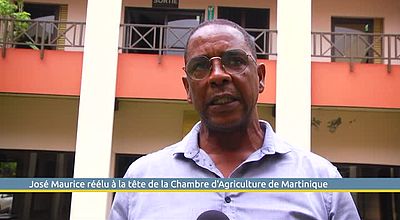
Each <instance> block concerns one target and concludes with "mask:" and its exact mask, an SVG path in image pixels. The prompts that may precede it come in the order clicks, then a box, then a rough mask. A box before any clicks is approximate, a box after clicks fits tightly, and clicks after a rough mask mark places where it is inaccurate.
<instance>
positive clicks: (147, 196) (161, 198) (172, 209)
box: [110, 19, 359, 220]
mask: <svg viewBox="0 0 400 220" xmlns="http://www.w3.org/2000/svg"><path fill="white" fill-rule="evenodd" d="M254 44H255V43H254V40H253V39H252V38H251V37H250V36H249V35H248V34H247V32H246V31H244V30H243V29H242V28H241V27H239V26H238V25H236V24H234V23H232V22H230V21H227V20H219V19H218V20H213V21H208V22H205V23H203V24H201V25H200V26H199V27H197V28H196V29H195V30H194V31H193V33H192V35H191V36H190V37H189V40H188V43H187V46H186V51H185V68H184V69H185V72H186V76H184V77H183V84H184V87H185V89H186V92H187V100H188V102H189V103H192V104H193V105H194V108H195V109H196V111H198V113H199V114H200V117H201V122H200V123H198V124H196V125H195V126H194V127H193V129H192V130H191V131H190V132H189V134H188V135H187V136H186V137H185V138H183V140H182V141H180V142H179V143H177V144H174V145H172V146H169V147H167V148H165V149H163V150H161V151H158V152H156V153H152V154H149V155H147V156H144V157H142V158H140V159H139V160H137V161H136V162H134V163H133V164H132V165H131V166H130V168H129V169H128V171H127V173H126V175H125V177H127V178H146V177H147V178H191V177H194V178H229V177H232V178H284V177H286V178H292V177H299V178H308V177H310V178H331V177H332V178H336V177H340V174H339V173H338V172H337V170H336V168H335V167H334V166H332V165H331V164H330V163H329V162H328V161H327V160H325V159H323V158H321V157H319V156H317V155H315V154H312V153H310V152H303V151H302V150H300V149H297V148H294V147H292V146H291V145H289V144H287V143H286V142H284V141H282V140H281V139H279V137H277V136H276V135H275V133H274V132H273V130H272V128H271V126H270V125H269V124H268V123H267V122H265V121H261V120H259V118H258V113H257V109H256V103H257V98H258V94H259V93H261V92H263V90H264V81H265V66H264V64H257V62H256V54H255V53H256V52H255V45H254ZM208 210H218V211H220V212H223V213H225V214H226V215H227V216H228V217H229V219H239V220H247V219H249V220H250V219H257V220H259V219H318V220H321V219H343V220H344V219H346V220H348V219H350V220H354V219H359V216H358V213H357V210H356V208H355V206H354V203H353V201H352V198H351V196H350V194H349V193H328V192H326V193H232V192H210V193H154V192H153V193H151V192H150V193H145V192H143V193H117V195H116V197H115V200H114V204H113V207H112V210H111V213H110V219H112V220H119V219H135V220H136V219H138V220H143V219H146V220H147V219H188V220H192V219H193V220H194V219H197V217H198V216H199V215H201V214H202V213H204V212H206V211H208Z"/></svg>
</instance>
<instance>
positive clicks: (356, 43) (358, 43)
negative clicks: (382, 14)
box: [332, 17, 383, 63]
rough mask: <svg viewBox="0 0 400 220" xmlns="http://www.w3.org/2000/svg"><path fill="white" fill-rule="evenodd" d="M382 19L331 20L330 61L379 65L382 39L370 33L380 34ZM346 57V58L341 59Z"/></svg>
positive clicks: (334, 18)
mask: <svg viewBox="0 0 400 220" xmlns="http://www.w3.org/2000/svg"><path fill="white" fill-rule="evenodd" d="M382 23H383V22H382V19H372V18H371V19H357V18H339V17H333V18H332V32H334V33H333V35H332V42H333V44H334V48H333V49H332V56H333V59H332V61H334V62H340V61H348V60H349V59H348V58H349V57H351V58H352V61H353V62H359V63H380V62H382V60H381V59H376V60H374V57H375V58H378V57H381V56H382V39H381V38H380V37H379V36H373V35H371V34H372V33H381V32H382V27H383V25H382ZM341 57H347V58H341Z"/></svg>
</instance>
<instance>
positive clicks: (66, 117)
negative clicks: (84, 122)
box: [0, 95, 78, 151]
mask: <svg viewBox="0 0 400 220" xmlns="http://www.w3.org/2000/svg"><path fill="white" fill-rule="evenodd" d="M77 118H78V99H77V98H55V97H32V96H30V97H26V96H25V97H22V96H4V95H0V149H35V150H51V151H74V150H75V140H76V126H77Z"/></svg>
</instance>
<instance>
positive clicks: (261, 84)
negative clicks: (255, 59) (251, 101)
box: [257, 63, 266, 93]
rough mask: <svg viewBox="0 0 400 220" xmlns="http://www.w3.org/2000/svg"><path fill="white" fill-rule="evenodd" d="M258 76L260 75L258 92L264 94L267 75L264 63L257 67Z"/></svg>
mask: <svg viewBox="0 0 400 220" xmlns="http://www.w3.org/2000/svg"><path fill="white" fill-rule="evenodd" d="M257 75H258V92H259V93H262V92H263V91H264V88H265V75H266V70H265V65H264V64H263V63H260V64H258V65H257Z"/></svg>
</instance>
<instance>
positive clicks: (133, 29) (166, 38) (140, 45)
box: [119, 24, 277, 56]
mask: <svg viewBox="0 0 400 220" xmlns="http://www.w3.org/2000/svg"><path fill="white" fill-rule="evenodd" d="M192 30H193V27H178V26H167V25H147V24H121V32H120V33H122V41H121V42H120V45H119V49H122V51H123V52H127V53H129V52H144V53H157V54H159V55H162V54H171V53H183V52H184V48H185V46H186V42H187V40H188V37H189V35H190V33H191V32H192ZM246 30H247V31H248V32H249V33H250V34H251V35H252V36H253V37H254V39H255V42H256V51H257V54H258V55H260V56H268V55H276V47H275V45H276V44H275V43H274V42H276V35H277V31H276V30H267V29H246Z"/></svg>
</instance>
